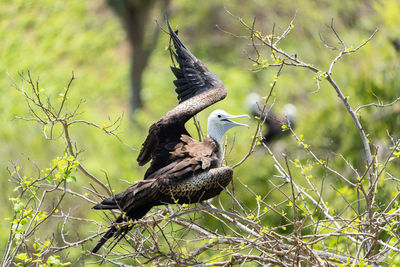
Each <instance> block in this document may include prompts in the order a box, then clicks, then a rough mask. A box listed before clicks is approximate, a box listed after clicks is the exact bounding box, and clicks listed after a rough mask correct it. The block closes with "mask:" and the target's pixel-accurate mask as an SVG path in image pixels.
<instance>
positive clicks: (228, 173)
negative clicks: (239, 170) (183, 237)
mask: <svg viewBox="0 0 400 267" xmlns="http://www.w3.org/2000/svg"><path fill="white" fill-rule="evenodd" d="M232 177H233V170H232V168H230V167H220V168H214V169H210V170H208V171H205V172H202V173H199V174H197V175H193V176H192V177H190V178H188V179H185V180H184V181H181V182H179V183H171V184H169V185H164V186H163V187H162V189H161V193H162V194H163V195H164V196H165V197H166V198H167V199H168V198H171V200H172V201H173V203H176V202H178V203H196V202H199V201H203V200H206V199H209V198H212V197H215V196H217V195H218V194H219V193H220V192H221V191H222V190H223V189H224V188H225V187H226V186H227V185H228V184H229V183H230V181H231V180H232Z"/></svg>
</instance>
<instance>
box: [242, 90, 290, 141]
mask: <svg viewBox="0 0 400 267" xmlns="http://www.w3.org/2000/svg"><path fill="white" fill-rule="evenodd" d="M246 104H247V106H248V108H249V109H250V112H251V114H252V116H253V117H257V118H258V119H260V120H261V121H264V123H265V124H266V126H267V127H266V130H264V133H263V137H262V142H263V143H264V144H270V143H271V142H272V141H274V140H277V139H279V138H281V137H283V136H285V135H287V134H288V133H289V131H284V130H283V129H282V125H284V124H285V125H288V124H290V127H291V128H292V129H293V128H294V127H295V125H296V107H295V106H294V105H293V104H290V103H289V104H286V105H285V106H284V107H283V114H282V115H277V114H275V113H274V112H273V111H272V110H271V108H270V107H266V109H265V112H264V113H265V114H264V115H262V114H261V113H262V107H263V101H262V99H261V97H260V95H259V94H257V93H254V92H253V93H250V94H249V95H248V96H247V98H246Z"/></svg>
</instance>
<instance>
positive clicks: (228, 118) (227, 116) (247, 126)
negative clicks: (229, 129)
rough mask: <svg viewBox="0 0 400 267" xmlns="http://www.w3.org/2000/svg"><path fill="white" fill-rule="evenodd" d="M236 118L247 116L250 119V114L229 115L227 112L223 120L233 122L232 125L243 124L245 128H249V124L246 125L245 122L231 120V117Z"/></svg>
mask: <svg viewBox="0 0 400 267" xmlns="http://www.w3.org/2000/svg"><path fill="white" fill-rule="evenodd" d="M237 118H248V119H250V116H249V115H247V114H244V115H229V114H228V115H226V116H225V118H224V119H223V121H228V122H230V123H232V124H233V125H232V126H244V127H246V128H250V127H249V125H247V124H244V123H239V122H236V121H232V120H231V119H237Z"/></svg>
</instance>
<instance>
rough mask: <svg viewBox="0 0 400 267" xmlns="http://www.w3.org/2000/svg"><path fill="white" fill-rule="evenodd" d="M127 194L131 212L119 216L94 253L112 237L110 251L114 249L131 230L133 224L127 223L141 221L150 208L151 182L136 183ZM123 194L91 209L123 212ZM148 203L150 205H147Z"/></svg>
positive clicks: (105, 200)
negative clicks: (129, 197) (129, 198)
mask: <svg viewBox="0 0 400 267" xmlns="http://www.w3.org/2000/svg"><path fill="white" fill-rule="evenodd" d="M127 190H129V192H130V193H131V194H129V195H130V196H131V197H132V198H133V199H131V200H129V202H130V203H131V204H132V206H135V207H134V208H133V207H132V210H131V211H129V212H127V213H125V214H123V215H120V216H119V217H118V218H117V219H116V220H115V221H114V223H113V224H112V225H111V226H110V229H109V230H108V231H107V232H106V233H105V234H104V235H103V236H102V237H101V239H100V241H99V242H98V243H97V245H96V246H95V247H94V249H93V250H92V252H93V253H96V252H97V251H98V250H99V249H100V248H101V247H102V246H103V245H104V244H105V243H106V242H107V240H108V239H110V238H112V237H114V241H113V243H114V244H113V246H112V247H111V249H110V251H111V250H112V249H113V248H114V247H115V245H116V244H117V243H118V242H119V241H120V240H121V239H122V238H123V237H124V236H125V235H126V234H127V233H128V232H129V231H130V230H131V229H132V227H133V223H128V222H129V221H130V220H133V221H136V220H139V219H141V218H142V217H143V216H144V215H146V213H147V212H148V211H149V210H150V209H151V208H152V206H153V204H150V203H151V201H150V200H149V192H150V191H151V190H152V189H151V181H150V180H146V181H144V180H143V181H138V182H137V183H135V184H134V185H133V186H131V187H130V188H128V189H127ZM124 194H125V192H124V193H120V194H118V195H115V196H114V197H112V198H107V199H104V200H103V201H102V202H101V203H100V204H97V205H96V206H94V207H93V209H96V210H111V209H121V210H124V207H123V205H124V204H126V203H121V202H124V201H127V199H126V197H125V198H124V199H122V197H123V196H124ZM149 202H150V203H149Z"/></svg>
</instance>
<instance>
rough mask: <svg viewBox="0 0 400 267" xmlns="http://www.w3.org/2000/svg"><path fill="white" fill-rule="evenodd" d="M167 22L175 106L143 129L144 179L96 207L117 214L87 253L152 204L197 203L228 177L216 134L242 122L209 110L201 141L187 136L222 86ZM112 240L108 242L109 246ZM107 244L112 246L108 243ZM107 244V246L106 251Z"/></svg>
mask: <svg viewBox="0 0 400 267" xmlns="http://www.w3.org/2000/svg"><path fill="white" fill-rule="evenodd" d="M167 24H168V28H169V32H170V35H171V38H172V41H173V44H174V47H175V51H176V52H173V54H174V57H175V59H176V61H177V63H178V65H179V68H178V67H171V70H172V72H173V73H174V75H175V76H176V78H177V79H176V80H175V81H174V84H175V86H176V89H175V91H176V92H177V94H178V100H179V105H178V106H176V107H175V108H174V109H172V110H171V111H169V112H167V113H166V114H165V115H164V116H162V117H161V118H160V119H159V120H158V121H157V122H156V123H154V124H153V125H152V126H151V127H150V128H149V133H148V136H147V138H146V140H145V142H144V143H143V147H142V150H141V151H140V153H139V156H138V158H137V161H138V163H139V165H141V166H142V165H144V164H146V163H147V162H149V161H151V164H150V167H149V168H148V169H147V171H146V173H145V176H144V180H140V181H137V182H136V183H134V184H133V185H132V186H130V187H129V188H128V189H126V190H125V191H124V192H122V193H119V194H117V195H115V196H114V197H111V198H107V199H104V200H103V201H102V202H101V203H100V204H98V205H96V206H94V209H97V210H109V209H120V210H121V211H122V213H123V214H121V215H120V216H119V217H118V218H117V219H116V221H115V222H114V223H113V224H112V225H111V226H110V229H109V230H108V231H107V232H106V233H105V234H104V236H103V237H102V238H101V239H100V241H99V242H98V244H97V245H96V247H95V248H94V249H93V252H94V253H96V252H97V251H98V250H99V249H100V248H101V246H102V245H103V244H104V243H105V242H106V241H107V240H108V239H110V238H111V237H113V236H114V238H115V244H116V243H118V241H119V240H120V239H121V238H123V237H124V236H125V234H126V233H127V232H129V231H130V230H131V228H132V227H133V226H132V224H130V225H129V224H128V223H126V224H123V225H119V226H117V224H121V223H123V222H128V221H129V220H138V219H140V218H142V217H143V216H144V215H145V214H146V213H147V212H148V211H149V210H150V209H151V208H152V207H153V206H157V205H163V204H168V203H171V204H174V203H181V204H182V203H197V202H201V201H203V200H207V199H210V198H212V197H215V196H217V195H218V194H219V193H220V192H221V191H222V190H223V189H224V188H225V187H226V186H227V185H228V184H229V182H230V181H231V180H232V176H233V169H232V168H231V167H228V166H226V167H222V161H223V158H224V152H223V148H222V138H223V136H224V134H225V132H226V131H227V130H229V129H230V128H232V127H234V126H247V125H245V124H241V123H238V122H234V121H232V120H231V119H234V118H241V117H249V116H248V115H239V116H233V115H230V114H228V113H226V112H225V111H223V110H215V111H213V112H212V113H211V114H210V116H209V118H208V125H207V130H208V135H207V137H206V138H205V139H204V140H203V141H197V140H195V139H193V138H192V137H190V135H189V133H188V132H187V130H186V129H185V123H186V122H187V121H188V120H189V119H190V118H192V117H193V116H194V115H196V114H197V113H198V112H200V111H202V110H203V109H205V108H207V107H208V106H210V105H212V104H214V103H216V102H218V101H220V100H222V99H223V98H225V96H226V88H225V86H224V84H223V83H222V81H221V80H220V79H219V78H218V76H217V75H216V74H214V73H212V72H210V71H209V70H208V69H207V67H206V66H205V65H204V64H203V63H202V62H201V61H200V60H198V59H197V58H196V57H195V56H193V55H192V54H191V53H190V52H189V50H188V49H187V48H186V47H185V45H184V44H183V43H182V42H181V41H180V40H179V38H178V36H177V34H176V33H175V32H174V31H173V30H172V28H171V26H170V25H169V22H168V19H167ZM115 244H114V246H115ZM112 248H113V247H112ZM112 248H111V249H112Z"/></svg>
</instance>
